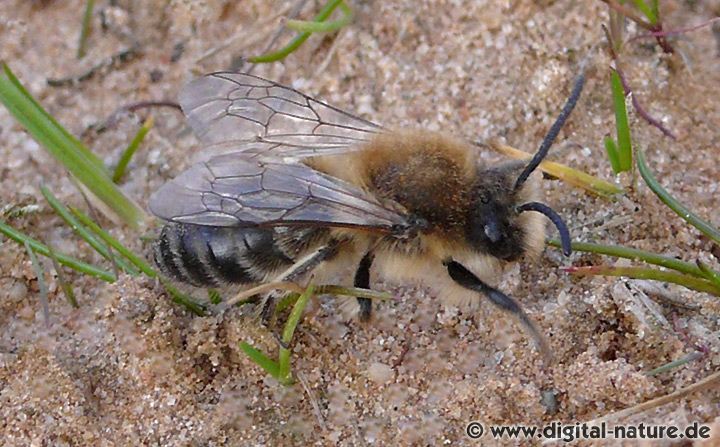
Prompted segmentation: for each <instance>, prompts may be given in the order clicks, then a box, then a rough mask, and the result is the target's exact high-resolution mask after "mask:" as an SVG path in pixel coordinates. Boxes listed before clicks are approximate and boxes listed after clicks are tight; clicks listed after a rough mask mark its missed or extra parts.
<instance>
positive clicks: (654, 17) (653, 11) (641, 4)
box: [633, 0, 658, 25]
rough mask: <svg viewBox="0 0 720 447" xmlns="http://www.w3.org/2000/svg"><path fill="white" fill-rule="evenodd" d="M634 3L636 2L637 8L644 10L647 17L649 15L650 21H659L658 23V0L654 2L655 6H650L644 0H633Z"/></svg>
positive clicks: (654, 22)
mask: <svg viewBox="0 0 720 447" xmlns="http://www.w3.org/2000/svg"><path fill="white" fill-rule="evenodd" d="M633 3H635V7H636V8H637V9H639V10H640V12H642V13H643V15H644V16H645V17H647V19H648V22H650V23H651V24H653V25H657V23H658V14H657V2H653V3H654V5H653V6H654V7H650V6H648V4H647V3H645V1H644V0H633Z"/></svg>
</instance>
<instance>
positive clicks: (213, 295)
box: [207, 289, 222, 306]
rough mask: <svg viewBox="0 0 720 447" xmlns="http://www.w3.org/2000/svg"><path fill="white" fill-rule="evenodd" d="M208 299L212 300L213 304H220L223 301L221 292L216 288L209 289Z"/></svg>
mask: <svg viewBox="0 0 720 447" xmlns="http://www.w3.org/2000/svg"><path fill="white" fill-rule="evenodd" d="M207 292H208V301H210V303H211V304H214V305H216V306H217V305H218V304H220V303H222V295H220V292H218V291H217V290H215V289H208V291H207Z"/></svg>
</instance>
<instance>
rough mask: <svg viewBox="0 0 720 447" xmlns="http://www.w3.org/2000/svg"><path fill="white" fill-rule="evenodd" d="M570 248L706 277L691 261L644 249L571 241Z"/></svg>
mask: <svg viewBox="0 0 720 447" xmlns="http://www.w3.org/2000/svg"><path fill="white" fill-rule="evenodd" d="M547 243H548V245H550V246H552V247H556V248H560V247H561V244H560V241H558V240H557V239H548V241H547ZM572 250H573V251H582V252H586V253H596V254H600V255H608V256H615V257H618V258H625V259H632V260H633V261H644V262H647V263H648V264H653V265H658V266H661V267H665V268H669V269H673V270H676V271H678V272H681V273H687V274H689V275H693V276H697V277H698V278H706V275H705V274H703V272H702V270H700V268H699V267H698V266H697V265H695V264H693V263H691V262H684V261H681V260H679V259H675V258H673V257H670V256H663V255H659V254H656V253H651V252H648V251H644V250H638V249H637V248H629V247H622V246H619V245H602V244H593V243H590V242H573V243H572Z"/></svg>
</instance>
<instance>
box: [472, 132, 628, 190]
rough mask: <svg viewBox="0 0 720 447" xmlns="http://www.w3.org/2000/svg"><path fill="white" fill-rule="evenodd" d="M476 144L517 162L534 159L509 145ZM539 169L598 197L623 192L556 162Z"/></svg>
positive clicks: (546, 163) (546, 162)
mask: <svg viewBox="0 0 720 447" xmlns="http://www.w3.org/2000/svg"><path fill="white" fill-rule="evenodd" d="M475 144H476V145H478V146H483V147H489V148H491V149H493V150H495V151H497V152H499V153H501V154H503V155H507V156H508V157H511V158H514V159H516V160H530V159H531V158H532V154H528V153H527V152H525V151H521V150H520V149H516V148H514V147H512V146H508V145H507V144H502V143H500V142H497V141H491V142H489V144H484V143H475ZM538 168H539V169H540V170H541V171H542V172H544V173H546V174H549V175H552V176H553V177H557V178H559V179H560V180H562V181H563V182H565V183H568V184H570V185H573V186H576V187H578V188H582V189H584V190H586V191H588V192H590V193H592V194H595V195H598V196H602V197H608V198H609V197H612V196H614V195H615V194H621V193H622V192H623V190H622V188H619V187H617V186H615V185H613V184H612V183H610V182H606V181H605V180H602V179H599V178H597V177H593V176H592V175H590V174H586V173H585V172H582V171H578V170H577V169H573V168H571V167H569V166H566V165H564V164H561V163H556V162H554V161H543V162H542V163H540V166H538Z"/></svg>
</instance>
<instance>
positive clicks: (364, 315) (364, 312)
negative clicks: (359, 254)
mask: <svg viewBox="0 0 720 447" xmlns="http://www.w3.org/2000/svg"><path fill="white" fill-rule="evenodd" d="M373 259H375V255H374V254H373V253H372V252H367V253H365V256H363V258H362V259H361V260H360V263H359V264H358V267H357V270H355V280H354V281H353V285H354V286H355V287H362V288H363V289H369V288H370V267H371V266H372V263H373ZM357 301H358V305H359V306H360V312H359V313H358V318H360V321H369V320H370V317H371V316H372V300H371V299H370V298H358V299H357Z"/></svg>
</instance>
